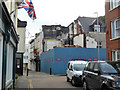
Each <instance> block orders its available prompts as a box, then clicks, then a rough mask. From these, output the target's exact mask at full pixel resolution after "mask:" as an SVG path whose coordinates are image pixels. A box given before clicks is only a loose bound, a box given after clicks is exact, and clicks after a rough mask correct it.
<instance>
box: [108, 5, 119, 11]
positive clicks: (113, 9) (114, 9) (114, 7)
mask: <svg viewBox="0 0 120 90" xmlns="http://www.w3.org/2000/svg"><path fill="white" fill-rule="evenodd" d="M119 6H120V5H118V6H116V7H114V8H112V9H110V10H109V12H111V11H113V10H115V9H116V8H118V7H119Z"/></svg>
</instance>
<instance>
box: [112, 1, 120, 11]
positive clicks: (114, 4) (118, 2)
mask: <svg viewBox="0 0 120 90" xmlns="http://www.w3.org/2000/svg"><path fill="white" fill-rule="evenodd" d="M119 5H120V0H110V10H112V9H114V8H116V7H118V6H119Z"/></svg>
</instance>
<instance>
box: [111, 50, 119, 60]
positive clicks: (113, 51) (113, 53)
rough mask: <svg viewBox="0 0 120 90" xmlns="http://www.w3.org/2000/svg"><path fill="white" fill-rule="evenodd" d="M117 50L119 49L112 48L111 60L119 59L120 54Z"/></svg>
mask: <svg viewBox="0 0 120 90" xmlns="http://www.w3.org/2000/svg"><path fill="white" fill-rule="evenodd" d="M118 52H120V50H119V49H118V50H112V61H120V58H118V55H120V54H119V53H118Z"/></svg>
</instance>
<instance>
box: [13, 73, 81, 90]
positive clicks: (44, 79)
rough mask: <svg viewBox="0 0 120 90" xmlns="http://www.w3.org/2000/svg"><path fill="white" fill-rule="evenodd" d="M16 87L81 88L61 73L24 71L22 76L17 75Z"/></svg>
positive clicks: (28, 88) (28, 89)
mask: <svg viewBox="0 0 120 90" xmlns="http://www.w3.org/2000/svg"><path fill="white" fill-rule="evenodd" d="M15 87H16V89H27V90H30V89H32V90H33V89H34V88H58V89H60V88H64V89H65V88H66V89H67V88H69V89H75V88H78V89H79V90H83V89H82V87H74V86H72V85H71V83H69V82H67V81H66V76H63V75H49V74H46V73H43V72H36V71H29V73H28V76H27V72H26V71H24V73H23V76H19V77H18V79H17V80H16V85H15Z"/></svg>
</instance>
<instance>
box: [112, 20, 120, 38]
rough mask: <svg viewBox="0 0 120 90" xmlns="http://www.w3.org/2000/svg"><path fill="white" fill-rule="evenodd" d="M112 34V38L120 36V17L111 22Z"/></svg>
mask: <svg viewBox="0 0 120 90" xmlns="http://www.w3.org/2000/svg"><path fill="white" fill-rule="evenodd" d="M111 34H112V38H118V37H120V18H118V19H116V20H113V21H112V22H111Z"/></svg>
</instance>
